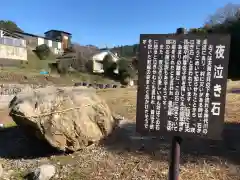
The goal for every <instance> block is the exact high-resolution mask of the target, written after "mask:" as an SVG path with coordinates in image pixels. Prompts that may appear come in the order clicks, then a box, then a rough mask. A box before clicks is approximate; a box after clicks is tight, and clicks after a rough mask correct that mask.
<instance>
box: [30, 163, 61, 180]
mask: <svg viewBox="0 0 240 180" xmlns="http://www.w3.org/2000/svg"><path fill="white" fill-rule="evenodd" d="M55 173H56V168H55V166H53V165H50V164H45V165H41V166H39V167H38V168H37V169H36V170H35V171H34V172H33V178H32V180H50V179H51V178H52V177H53V176H54V175H55Z"/></svg>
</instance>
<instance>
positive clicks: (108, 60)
mask: <svg viewBox="0 0 240 180" xmlns="http://www.w3.org/2000/svg"><path fill="white" fill-rule="evenodd" d="M116 68H117V64H116V63H115V62H114V61H113V59H112V56H111V55H106V56H105V57H104V59H103V70H104V74H105V75H106V76H110V77H112V76H113V75H114V70H115V69H116Z"/></svg>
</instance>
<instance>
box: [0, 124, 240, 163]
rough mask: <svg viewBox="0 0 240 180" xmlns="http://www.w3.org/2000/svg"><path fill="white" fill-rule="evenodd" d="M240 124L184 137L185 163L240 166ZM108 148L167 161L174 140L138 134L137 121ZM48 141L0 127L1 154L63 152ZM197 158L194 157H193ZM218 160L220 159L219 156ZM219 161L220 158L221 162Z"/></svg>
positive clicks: (15, 156) (121, 130)
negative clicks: (210, 135) (217, 137)
mask: <svg viewBox="0 0 240 180" xmlns="http://www.w3.org/2000/svg"><path fill="white" fill-rule="evenodd" d="M239 139H240V124H225V128H224V131H223V140H222V141H212V140H204V139H184V141H183V142H182V146H181V150H182V155H183V156H182V157H188V158H186V159H185V158H182V163H184V162H186V161H188V162H189V160H190V161H191V159H192V160H193V161H194V162H196V161H197V160H198V159H199V158H204V159H207V160H209V161H211V162H212V161H214V159H217V158H216V157H220V158H221V159H224V160H227V161H228V162H231V163H234V164H236V165H240V141H239ZM100 144H101V145H102V146H104V147H105V148H106V149H107V150H108V151H110V152H113V153H116V154H122V153H132V154H133V155H137V154H138V155H141V154H144V155H149V156H150V157H151V158H152V159H153V160H162V161H168V154H169V149H170V144H171V139H166V138H154V137H149V138H142V137H141V136H140V135H138V134H137V133H135V123H124V124H122V125H121V127H120V128H118V129H116V130H115V131H114V133H112V134H111V135H110V136H109V137H108V138H106V139H105V140H103V141H102V142H101V143H100ZM60 154H63V153H62V152H58V151H56V150H55V149H53V148H52V147H51V146H49V145H48V144H47V143H45V142H42V141H39V140H37V139H35V138H34V137H28V136H27V135H25V134H24V133H23V131H22V130H21V129H20V128H19V127H11V128H6V129H5V130H0V157H1V158H7V159H22V158H24V159H32V158H38V157H48V156H51V155H60ZM194 159H195V160H194ZM218 160H219V158H218ZM218 162H219V161H218Z"/></svg>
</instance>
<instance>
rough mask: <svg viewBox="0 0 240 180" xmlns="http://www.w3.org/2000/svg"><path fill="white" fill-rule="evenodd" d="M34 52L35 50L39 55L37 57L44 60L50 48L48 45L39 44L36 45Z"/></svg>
mask: <svg viewBox="0 0 240 180" xmlns="http://www.w3.org/2000/svg"><path fill="white" fill-rule="evenodd" d="M35 52H36V54H37V56H38V57H39V59H41V60H45V59H47V58H48V57H49V55H50V53H51V50H50V48H49V47H48V45H46V44H42V45H39V46H37V47H36V50H35Z"/></svg>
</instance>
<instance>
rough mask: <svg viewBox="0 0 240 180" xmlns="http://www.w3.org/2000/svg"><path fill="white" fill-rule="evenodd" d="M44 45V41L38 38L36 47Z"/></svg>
mask: <svg viewBox="0 0 240 180" xmlns="http://www.w3.org/2000/svg"><path fill="white" fill-rule="evenodd" d="M42 44H44V39H43V38H40V37H39V38H38V46H39V45H42Z"/></svg>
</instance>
